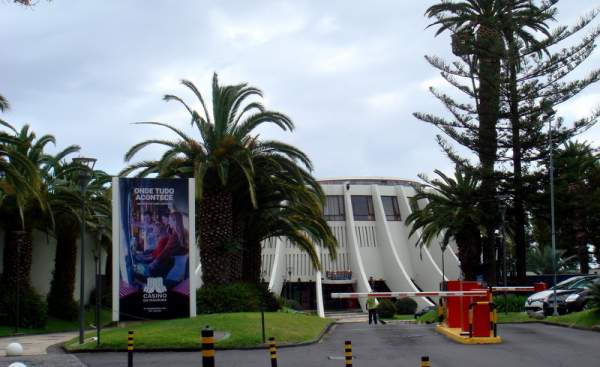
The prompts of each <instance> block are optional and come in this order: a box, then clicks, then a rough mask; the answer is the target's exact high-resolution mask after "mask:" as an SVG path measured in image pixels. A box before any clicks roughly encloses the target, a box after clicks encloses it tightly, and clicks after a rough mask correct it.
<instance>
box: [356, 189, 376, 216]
mask: <svg viewBox="0 0 600 367" xmlns="http://www.w3.org/2000/svg"><path fill="white" fill-rule="evenodd" d="M352 211H353V212H354V220H365V221H366V220H375V211H374V210H373V199H372V198H371V197H370V196H366V195H356V196H352Z"/></svg>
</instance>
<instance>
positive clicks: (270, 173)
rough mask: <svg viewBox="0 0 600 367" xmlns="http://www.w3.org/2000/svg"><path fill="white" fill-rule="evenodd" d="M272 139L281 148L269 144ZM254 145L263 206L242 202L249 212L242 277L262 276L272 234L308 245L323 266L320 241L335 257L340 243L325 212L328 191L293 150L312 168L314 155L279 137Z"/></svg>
mask: <svg viewBox="0 0 600 367" xmlns="http://www.w3.org/2000/svg"><path fill="white" fill-rule="evenodd" d="M271 144H276V146H277V148H275V147H270V148H267V147H269V146H270V145H271ZM254 150H255V153H254V154H253V164H254V168H255V172H256V190H257V201H258V207H257V208H252V207H246V208H239V210H240V211H241V212H243V213H245V216H244V229H245V232H244V240H245V246H244V260H243V279H244V280H245V281H247V282H251V283H257V282H259V276H260V270H261V269H260V265H261V263H260V259H261V249H262V248H261V243H262V242H263V241H264V240H266V239H268V238H270V237H285V238H287V239H289V240H290V241H291V242H292V243H293V244H294V245H296V246H298V247H299V248H301V249H302V250H304V251H306V252H307V253H308V254H309V256H310V259H311V261H312V264H313V266H314V267H315V268H317V269H320V261H319V258H318V256H317V252H316V251H315V244H319V245H321V246H323V247H324V248H326V249H328V250H329V253H330V255H331V256H332V257H333V258H335V256H336V246H337V241H336V239H335V237H334V235H333V233H332V232H331V229H330V227H329V226H328V225H327V222H326V221H325V219H324V217H323V215H322V212H323V211H322V207H323V200H324V194H323V192H322V190H321V187H320V185H319V184H318V182H317V181H316V180H315V179H314V178H313V177H312V176H311V175H310V173H309V171H307V170H304V169H303V168H302V167H300V166H298V164H297V163H296V161H294V160H290V159H289V158H288V156H292V157H296V158H297V160H298V161H301V162H303V163H304V165H305V166H306V168H308V169H309V170H310V169H312V165H311V164H310V161H309V160H308V158H307V157H305V156H304V154H303V153H302V152H300V151H299V150H297V149H296V148H294V147H290V146H283V147H282V146H280V143H274V142H261V143H258V144H255V146H254ZM282 150H284V151H286V152H288V154H287V156H286V155H281V154H279V152H280V151H282ZM272 152H276V153H272Z"/></svg>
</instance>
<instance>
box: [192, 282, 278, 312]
mask: <svg viewBox="0 0 600 367" xmlns="http://www.w3.org/2000/svg"><path fill="white" fill-rule="evenodd" d="M261 303H262V304H263V307H264V310H265V311H277V310H278V309H279V303H278V301H277V299H276V298H275V296H274V295H273V293H271V292H270V291H269V290H268V289H266V287H265V286H263V285H260V286H257V285H254V284H248V283H232V284H226V285H222V286H205V287H202V288H201V289H199V290H198V292H197V293H196V305H197V309H198V313H222V312H247V311H259V310H260V307H261Z"/></svg>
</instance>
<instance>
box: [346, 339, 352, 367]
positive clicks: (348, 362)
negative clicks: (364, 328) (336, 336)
mask: <svg viewBox="0 0 600 367" xmlns="http://www.w3.org/2000/svg"><path fill="white" fill-rule="evenodd" d="M344 344H345V349H344V357H345V358H344V360H345V362H346V367H352V342H351V341H350V340H346V342H345V343H344Z"/></svg>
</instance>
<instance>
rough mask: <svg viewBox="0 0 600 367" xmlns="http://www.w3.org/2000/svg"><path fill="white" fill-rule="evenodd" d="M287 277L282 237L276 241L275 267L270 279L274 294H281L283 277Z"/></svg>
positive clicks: (270, 287) (270, 286) (271, 289)
mask: <svg viewBox="0 0 600 367" xmlns="http://www.w3.org/2000/svg"><path fill="white" fill-rule="evenodd" d="M284 278H285V246H284V244H283V241H282V240H281V238H277V239H276V242H275V258H274V259H273V269H272V270H271V274H270V280H269V290H270V291H271V292H273V293H274V294H281V290H282V289H283V279H284Z"/></svg>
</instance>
